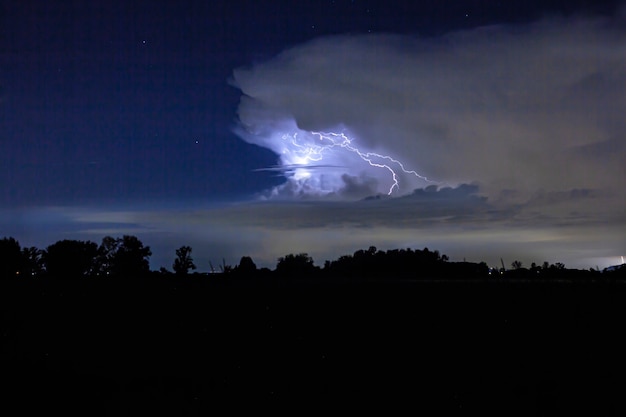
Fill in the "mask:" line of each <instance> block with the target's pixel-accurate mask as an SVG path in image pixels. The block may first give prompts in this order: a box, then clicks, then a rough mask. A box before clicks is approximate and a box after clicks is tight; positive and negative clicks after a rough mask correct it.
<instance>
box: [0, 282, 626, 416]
mask: <svg viewBox="0 0 626 417" xmlns="http://www.w3.org/2000/svg"><path fill="white" fill-rule="evenodd" d="M0 289H1V294H0V300H1V306H0V311H1V314H2V321H1V337H2V339H1V340H2V344H1V348H0V352H1V353H0V355H1V356H0V366H1V367H2V370H1V379H2V381H1V382H2V383H3V386H4V388H2V394H1V397H2V399H3V401H2V407H5V409H7V410H9V409H10V410H12V411H11V412H10V413H8V414H7V413H4V412H3V413H2V414H4V415H18V414H23V415H32V414H33V412H37V413H41V412H53V411H62V412H64V414H68V413H71V414H81V415H88V416H93V415H110V416H135V415H168V416H170V415H171V416H174V415H207V414H209V413H210V412H212V411H217V410H219V409H221V408H222V407H223V406H227V407H228V409H229V410H230V411H237V410H239V409H245V410H252V411H255V410H256V411H257V412H261V411H263V410H268V409H274V408H284V409H287V411H289V412H290V413H292V414H295V415H298V414H302V413H304V412H307V411H310V410H320V409H321V410H325V411H327V412H330V411H333V410H334V411H339V410H342V409H343V410H355V411H356V410H360V411H363V410H376V409H378V410H383V411H386V412H387V413H390V414H391V413H393V414H397V413H396V412H395V410H404V411H405V412H407V413H411V414H415V413H416V412H417V413H418V414H420V415H474V414H476V413H477V412H479V413H483V414H484V413H490V414H498V415H503V416H505V415H550V416H553V415H570V414H574V413H576V414H581V413H583V414H586V415H596V416H600V415H604V416H606V415H624V411H625V410H626V407H625V401H626V400H625V399H626V394H625V393H626V374H625V373H624V371H625V370H626V366H625V361H624V359H623V358H624V357H625V356H626V342H624V340H623V336H624V330H625V324H626V302H625V298H624V297H625V296H626V287H625V286H624V285H622V284H619V283H617V284H616V283H612V284H608V283H607V284H599V283H595V284H589V283H588V284H584V283H567V282H561V283H495V282H492V283H461V282H448V283H423V282H422V283H396V284H391V283H388V284H360V285H357V284H352V285H331V284H324V285H311V284H301V285H280V284H271V285H270V284H263V285H258V284H255V285H252V284H236V283H232V282H231V283H228V282H218V281H211V280H209V279H207V280H204V281H201V280H197V279H196V280H188V281H181V280H176V281H174V280H171V281H165V280H163V281H158V280H157V281H150V282H144V283H136V284H134V285H131V286H129V285H124V284H122V283H120V282H116V283H107V282H98V281H92V282H56V283H55V282H38V283H33V282H30V283H28V282H17V281H7V282H3V283H1V284H0Z"/></svg>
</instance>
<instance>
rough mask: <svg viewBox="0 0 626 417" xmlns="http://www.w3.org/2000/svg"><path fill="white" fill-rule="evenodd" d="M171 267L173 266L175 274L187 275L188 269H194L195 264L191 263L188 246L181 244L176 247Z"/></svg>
mask: <svg viewBox="0 0 626 417" xmlns="http://www.w3.org/2000/svg"><path fill="white" fill-rule="evenodd" d="M172 268H174V272H175V273H176V275H187V274H188V273H189V270H190V269H193V270H195V269H196V264H194V263H193V258H192V257H191V247H190V246H181V247H180V248H178V249H176V259H175V260H174V264H173V265H172Z"/></svg>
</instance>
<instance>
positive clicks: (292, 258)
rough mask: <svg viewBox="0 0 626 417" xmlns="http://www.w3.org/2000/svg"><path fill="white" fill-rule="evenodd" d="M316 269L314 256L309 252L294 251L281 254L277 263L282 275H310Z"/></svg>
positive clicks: (277, 270) (277, 269)
mask: <svg viewBox="0 0 626 417" xmlns="http://www.w3.org/2000/svg"><path fill="white" fill-rule="evenodd" d="M315 270H316V268H315V265H313V258H311V257H310V256H309V255H308V254H307V253H299V254H297V255H294V254H293V253H291V254H289V255H286V256H281V257H280V258H278V263H277V264H276V272H277V273H278V274H280V275H296V274H297V275H308V274H311V273H312V272H314V271H315Z"/></svg>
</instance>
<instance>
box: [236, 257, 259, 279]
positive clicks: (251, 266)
mask: <svg viewBox="0 0 626 417" xmlns="http://www.w3.org/2000/svg"><path fill="white" fill-rule="evenodd" d="M234 272H235V273H237V274H240V275H251V274H255V273H256V272H257V267H256V264H255V263H254V261H253V260H252V258H251V257H249V256H242V257H241V260H240V261H239V265H237V266H236V267H235V269H234Z"/></svg>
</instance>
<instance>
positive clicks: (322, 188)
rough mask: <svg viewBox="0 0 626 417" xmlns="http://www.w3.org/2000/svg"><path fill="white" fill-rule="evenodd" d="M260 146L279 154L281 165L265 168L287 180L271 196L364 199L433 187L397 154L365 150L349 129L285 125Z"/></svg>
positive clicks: (430, 182) (268, 136)
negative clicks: (409, 167)
mask: <svg viewBox="0 0 626 417" xmlns="http://www.w3.org/2000/svg"><path fill="white" fill-rule="evenodd" d="M285 126H289V127H290V128H287V129H285ZM256 142H257V143H258V142H259V141H258V140H257V141H256ZM262 143H263V144H264V145H265V146H267V147H268V148H270V149H271V150H273V151H274V152H276V153H277V154H278V156H279V162H280V165H278V166H276V167H272V168H266V169H263V170H271V171H278V172H281V173H282V174H283V175H284V176H285V178H286V179H287V182H286V183H285V184H282V185H280V186H278V187H275V188H274V189H273V190H272V192H271V196H272V197H281V196H282V197H287V196H308V197H339V196H343V197H353V198H362V197H367V196H371V195H376V194H387V195H392V194H403V193H406V192H410V191H412V190H413V189H415V188H417V187H422V186H424V185H425V184H432V183H433V182H432V181H430V180H429V179H428V178H426V177H425V176H423V175H421V174H419V173H418V172H417V171H415V170H412V169H408V168H406V167H405V165H404V164H403V163H402V162H401V161H400V160H399V159H397V158H396V157H395V155H393V156H392V155H388V154H386V153H381V152H374V151H373V150H369V149H364V148H363V147H362V146H361V145H360V144H359V143H358V139H357V138H355V137H354V136H353V135H351V134H349V133H347V129H345V128H342V129H339V130H338V131H337V132H334V131H333V132H317V131H305V130H301V129H299V128H297V127H295V123H286V124H284V125H282V126H281V129H277V131H275V132H272V133H271V134H270V135H267V137H266V138H265V140H263V141H262Z"/></svg>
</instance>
